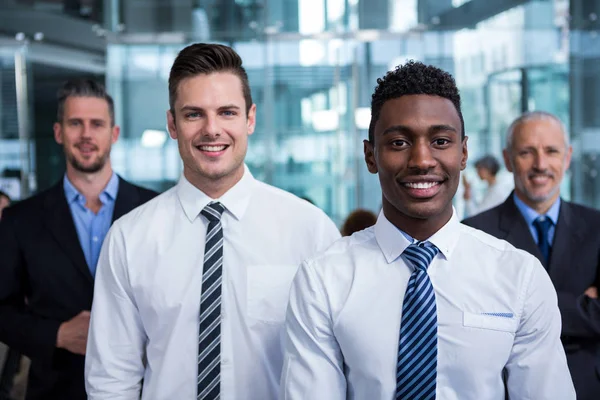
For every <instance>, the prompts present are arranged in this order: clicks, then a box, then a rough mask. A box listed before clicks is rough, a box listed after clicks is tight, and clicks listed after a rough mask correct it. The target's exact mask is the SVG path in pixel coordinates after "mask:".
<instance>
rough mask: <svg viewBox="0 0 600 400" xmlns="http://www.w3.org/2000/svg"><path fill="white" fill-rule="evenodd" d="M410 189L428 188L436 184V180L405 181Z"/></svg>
mask: <svg viewBox="0 0 600 400" xmlns="http://www.w3.org/2000/svg"><path fill="white" fill-rule="evenodd" d="M405 185H406V186H408V187H409V188H411V189H429V188H432V187H434V186H435V185H437V182H415V183H405Z"/></svg>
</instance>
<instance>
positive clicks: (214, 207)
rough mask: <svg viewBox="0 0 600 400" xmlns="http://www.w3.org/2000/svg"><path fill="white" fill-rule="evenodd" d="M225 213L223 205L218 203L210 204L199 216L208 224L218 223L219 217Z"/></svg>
mask: <svg viewBox="0 0 600 400" xmlns="http://www.w3.org/2000/svg"><path fill="white" fill-rule="evenodd" d="M223 211H225V207H223V204H221V203H219V202H215V203H210V204H208V205H207V206H206V207H204V209H203V210H202V211H201V214H202V215H204V216H205V217H206V219H208V220H209V221H210V222H218V221H220V220H221V215H222V214H223Z"/></svg>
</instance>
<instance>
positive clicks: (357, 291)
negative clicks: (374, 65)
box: [282, 62, 575, 400]
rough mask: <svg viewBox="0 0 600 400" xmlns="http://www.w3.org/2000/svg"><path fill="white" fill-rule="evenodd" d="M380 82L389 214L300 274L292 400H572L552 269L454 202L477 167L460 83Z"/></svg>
mask: <svg viewBox="0 0 600 400" xmlns="http://www.w3.org/2000/svg"><path fill="white" fill-rule="evenodd" d="M377 83H378V86H377V88H376V89H375V93H374V94H373V99H372V105H371V114H372V119H371V128H370V130H369V140H366V141H365V143H364V149H365V161H366V164H367V168H368V169H369V171H370V172H371V173H373V174H378V175H379V182H380V185H381V191H382V193H383V199H382V201H383V210H382V213H381V214H380V215H379V218H378V220H377V223H376V224H375V225H374V226H373V227H371V228H368V229H365V230H363V231H361V232H359V233H357V234H354V235H352V236H350V237H344V238H342V239H341V240H339V241H337V242H336V243H334V244H333V245H332V246H331V247H329V248H328V249H327V250H326V251H325V252H324V253H321V254H320V255H318V256H315V257H313V258H310V259H308V260H307V261H305V262H304V263H303V264H302V266H301V268H300V270H299V272H298V274H297V275H296V277H295V279H294V283H293V285H292V291H291V297H290V303H289V307H288V314H287V320H286V342H285V346H286V352H285V360H284V363H285V364H284V368H283V371H284V373H283V375H282V395H283V397H285V398H287V399H310V398H326V399H331V400H342V399H366V398H377V399H391V398H394V399H403V400H409V399H435V398H439V399H461V400H471V399H473V400H476V399H477V400H479V399H500V398H505V394H508V396H509V397H510V398H514V399H518V398H535V399H556V400H558V399H561V400H563V399H574V398H575V393H574V390H573V384H572V382H571V378H570V375H569V372H568V368H567V365H566V360H565V354H564V351H563V349H562V346H561V344H560V339H559V336H560V314H559V311H558V308H557V306H556V292H555V291H554V289H553V287H552V283H551V282H550V280H549V278H548V276H547V274H546V273H545V271H544V270H543V268H542V266H541V264H540V263H539V261H538V260H537V259H535V257H533V256H531V255H530V254H527V253H525V252H523V251H520V250H517V249H515V248H514V247H513V246H511V245H510V244H508V243H507V242H505V241H502V240H498V239H496V238H494V237H492V236H490V235H487V234H485V233H483V232H481V231H478V230H475V229H472V228H469V227H467V226H465V225H462V224H461V223H460V222H459V221H458V219H457V217H456V212H455V210H454V209H453V207H452V198H453V196H454V195H455V193H456V190H457V187H458V184H459V181H460V171H461V170H463V169H464V168H465V165H466V162H467V138H466V137H465V134H464V124H463V118H462V113H461V107H460V95H459V93H458V89H457V88H456V85H455V82H454V79H453V78H452V76H451V75H450V74H448V73H446V72H444V71H442V70H440V69H438V68H436V67H433V66H427V65H424V64H422V63H419V62H408V63H407V64H405V65H403V66H399V67H397V68H396V69H395V70H394V71H390V72H388V74H387V75H386V76H385V77H383V78H381V79H379V80H378V81H377Z"/></svg>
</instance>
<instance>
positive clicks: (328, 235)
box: [315, 212, 342, 254]
mask: <svg viewBox="0 0 600 400" xmlns="http://www.w3.org/2000/svg"><path fill="white" fill-rule="evenodd" d="M322 214H323V217H322V218H321V224H320V225H321V226H320V229H319V231H318V233H319V236H317V241H316V243H317V248H316V249H315V254H317V253H320V252H322V251H325V250H327V248H328V247H329V246H331V244H332V243H333V242H335V241H336V240H338V239H339V238H341V237H342V235H341V233H340V230H339V229H338V228H337V226H335V224H334V223H333V221H332V220H331V219H330V218H329V217H328V216H327V215H326V214H325V213H324V212H322Z"/></svg>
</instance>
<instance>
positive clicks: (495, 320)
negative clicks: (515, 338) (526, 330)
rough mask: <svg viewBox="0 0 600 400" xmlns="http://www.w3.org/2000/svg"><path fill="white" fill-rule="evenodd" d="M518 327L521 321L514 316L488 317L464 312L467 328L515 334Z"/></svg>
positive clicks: (464, 324) (499, 315)
mask: <svg viewBox="0 0 600 400" xmlns="http://www.w3.org/2000/svg"><path fill="white" fill-rule="evenodd" d="M518 325H519V320H518V319H517V318H516V317H515V316H514V315H512V316H508V315H501V314H498V315H488V314H476V313H472V312H468V311H463V326H465V327H470V328H479V329H489V330H494V331H501V332H510V333H515V332H516V331H517V327H518Z"/></svg>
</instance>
